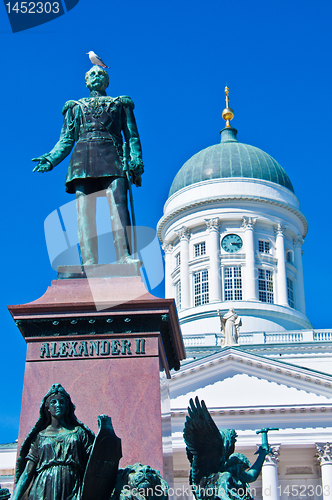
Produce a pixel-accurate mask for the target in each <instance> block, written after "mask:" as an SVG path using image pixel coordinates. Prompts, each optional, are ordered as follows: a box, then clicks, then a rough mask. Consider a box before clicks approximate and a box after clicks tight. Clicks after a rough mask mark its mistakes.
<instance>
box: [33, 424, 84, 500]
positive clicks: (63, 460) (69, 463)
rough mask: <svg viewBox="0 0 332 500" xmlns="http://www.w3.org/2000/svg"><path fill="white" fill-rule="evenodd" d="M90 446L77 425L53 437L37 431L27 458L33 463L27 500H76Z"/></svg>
mask: <svg viewBox="0 0 332 500" xmlns="http://www.w3.org/2000/svg"><path fill="white" fill-rule="evenodd" d="M91 447H92V438H90V437H89V435H88V433H87V432H86V431H85V430H84V429H83V428H82V427H79V426H78V427H75V429H74V430H72V431H68V432H66V433H59V434H56V435H53V436H50V435H47V434H44V433H43V431H41V432H39V434H37V436H36V437H35V439H34V440H33V441H32V443H31V446H30V450H29V453H28V455H27V457H26V458H27V459H28V460H32V461H33V462H34V463H35V464H36V476H35V479H34V482H33V484H32V487H31V490H30V492H29V497H28V498H29V500H78V499H79V497H80V491H81V487H82V480H83V475H84V471H85V467H86V464H87V461H88V458H89V454H90V451H91Z"/></svg>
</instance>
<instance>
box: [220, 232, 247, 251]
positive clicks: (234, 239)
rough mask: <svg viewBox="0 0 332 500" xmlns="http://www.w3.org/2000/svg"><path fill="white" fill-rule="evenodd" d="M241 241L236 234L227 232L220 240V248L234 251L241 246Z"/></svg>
mask: <svg viewBox="0 0 332 500" xmlns="http://www.w3.org/2000/svg"><path fill="white" fill-rule="evenodd" d="M242 245H243V241H242V239H241V238H240V236H238V235H237V234H227V235H226V236H224V237H223V239H222V240H221V248H222V249H223V250H225V252H229V253H234V252H237V251H238V250H240V249H241V248H242Z"/></svg>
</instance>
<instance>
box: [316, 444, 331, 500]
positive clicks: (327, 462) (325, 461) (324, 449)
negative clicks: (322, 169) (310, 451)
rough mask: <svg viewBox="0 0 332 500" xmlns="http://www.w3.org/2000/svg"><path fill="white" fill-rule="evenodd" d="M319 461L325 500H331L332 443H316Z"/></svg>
mask: <svg viewBox="0 0 332 500" xmlns="http://www.w3.org/2000/svg"><path fill="white" fill-rule="evenodd" d="M316 449H317V455H318V462H319V465H320V468H321V471H322V488H323V500H331V495H332V445H331V444H330V443H316Z"/></svg>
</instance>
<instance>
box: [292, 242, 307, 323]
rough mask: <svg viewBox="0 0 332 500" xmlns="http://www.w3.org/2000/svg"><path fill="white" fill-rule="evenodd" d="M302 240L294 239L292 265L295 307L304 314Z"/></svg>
mask: <svg viewBox="0 0 332 500" xmlns="http://www.w3.org/2000/svg"><path fill="white" fill-rule="evenodd" d="M303 241H304V240H303V238H301V237H300V238H294V240H293V243H294V265H295V267H296V270H297V273H296V283H295V307H296V309H298V310H299V311H301V312H302V313H303V314H305V296H304V280H303V265H302V245H303Z"/></svg>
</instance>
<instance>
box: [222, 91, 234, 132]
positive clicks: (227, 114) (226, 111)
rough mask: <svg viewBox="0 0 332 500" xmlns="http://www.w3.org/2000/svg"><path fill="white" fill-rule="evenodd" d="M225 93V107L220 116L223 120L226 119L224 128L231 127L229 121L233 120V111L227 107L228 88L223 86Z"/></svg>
mask: <svg viewBox="0 0 332 500" xmlns="http://www.w3.org/2000/svg"><path fill="white" fill-rule="evenodd" d="M225 94H226V108H225V109H224V110H223V112H222V117H223V119H224V120H226V128H228V127H231V124H230V121H231V120H233V118H234V111H233V110H232V108H230V107H229V97H228V94H229V88H228V87H225Z"/></svg>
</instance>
